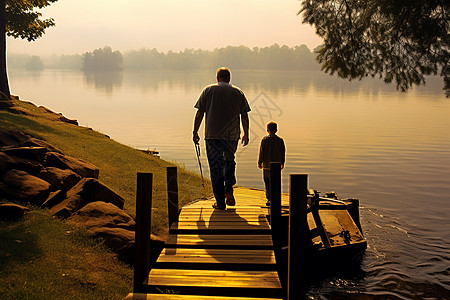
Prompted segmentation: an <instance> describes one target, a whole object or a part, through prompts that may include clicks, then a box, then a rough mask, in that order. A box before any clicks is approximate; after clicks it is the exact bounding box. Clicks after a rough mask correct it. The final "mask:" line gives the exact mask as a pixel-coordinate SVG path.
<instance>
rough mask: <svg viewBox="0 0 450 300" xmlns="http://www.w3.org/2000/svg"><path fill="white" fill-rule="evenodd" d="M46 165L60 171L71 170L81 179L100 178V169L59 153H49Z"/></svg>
mask: <svg viewBox="0 0 450 300" xmlns="http://www.w3.org/2000/svg"><path fill="white" fill-rule="evenodd" d="M45 165H46V166H48V167H56V168H60V169H70V170H72V171H74V172H75V173H77V174H78V175H80V176H81V177H91V178H98V174H99V169H98V168H97V167H96V166H94V165H93V164H91V163H89V162H86V161H83V160H81V159H76V158H74V157H70V156H67V155H63V154H61V153H57V152H48V153H47V156H46V158H45Z"/></svg>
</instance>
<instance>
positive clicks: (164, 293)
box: [126, 188, 285, 300]
mask: <svg viewBox="0 0 450 300" xmlns="http://www.w3.org/2000/svg"><path fill="white" fill-rule="evenodd" d="M234 196H235V198H236V206H233V207H230V206H228V207H227V209H226V210H218V209H213V208H212V207H211V206H212V204H213V203H214V200H213V199H209V200H204V201H199V202H196V203H193V204H191V205H188V206H185V207H183V208H182V209H181V211H180V213H179V215H178V218H177V220H175V221H174V222H172V224H171V226H170V229H169V236H168V239H167V241H166V245H165V249H164V250H163V251H162V253H161V255H160V256H159V258H158V259H157V261H156V263H155V264H154V265H152V267H151V271H150V273H149V275H148V277H147V278H146V279H145V281H144V284H143V286H142V289H141V290H140V291H139V293H134V294H130V295H128V296H127V298H126V299H172V300H183V299H199V300H209V299H224V300H225V299H230V300H232V299H239V300H244V299H247V300H250V299H281V297H282V288H281V284H280V280H279V278H278V273H277V268H276V262H275V254H274V248H273V243H272V235H271V227H270V225H269V223H268V221H267V218H266V215H267V214H268V209H267V208H266V207H265V202H266V199H265V194H264V191H261V190H252V189H247V188H236V189H235V191H234ZM283 200H285V199H283ZM283 202H284V201H283Z"/></svg>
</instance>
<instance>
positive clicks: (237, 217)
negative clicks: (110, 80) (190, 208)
mask: <svg viewBox="0 0 450 300" xmlns="http://www.w3.org/2000/svg"><path fill="white" fill-rule="evenodd" d="M178 221H179V222H186V221H191V222H192V221H194V222H195V221H205V222H218V221H219V222H226V221H235V222H236V221H250V222H267V219H266V216H265V215H256V214H249V215H244V216H243V215H229V216H224V215H219V216H216V215H212V216H210V215H206V216H203V215H194V214H192V215H186V214H183V215H182V216H179V219H178Z"/></svg>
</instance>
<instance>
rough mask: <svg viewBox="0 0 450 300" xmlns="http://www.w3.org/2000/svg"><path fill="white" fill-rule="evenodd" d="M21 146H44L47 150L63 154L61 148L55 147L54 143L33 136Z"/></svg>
mask: <svg viewBox="0 0 450 300" xmlns="http://www.w3.org/2000/svg"><path fill="white" fill-rule="evenodd" d="M20 146H22V147H44V148H45V149H47V152H57V153H61V154H62V152H61V150H59V149H58V148H55V147H53V146H52V145H50V144H49V143H47V142H45V141H43V140H40V139H36V138H33V137H30V138H29V139H28V140H26V141H23V142H22V143H20Z"/></svg>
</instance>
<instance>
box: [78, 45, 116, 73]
mask: <svg viewBox="0 0 450 300" xmlns="http://www.w3.org/2000/svg"><path fill="white" fill-rule="evenodd" d="M122 63H123V57H122V54H121V53H120V52H119V51H114V52H113V51H112V49H111V47H108V46H105V47H103V48H98V49H95V50H94V51H93V52H86V53H84V54H83V70H85V71H114V70H121V69H122Z"/></svg>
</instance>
